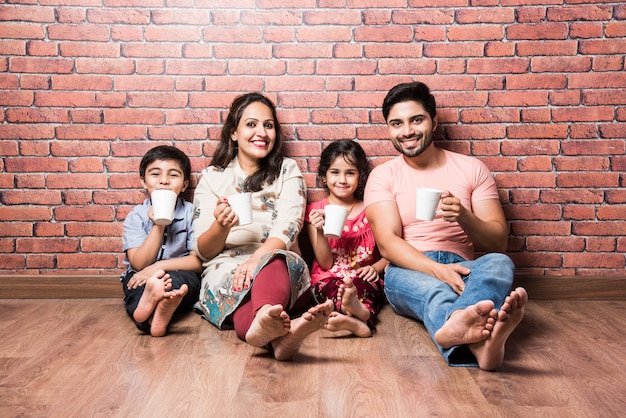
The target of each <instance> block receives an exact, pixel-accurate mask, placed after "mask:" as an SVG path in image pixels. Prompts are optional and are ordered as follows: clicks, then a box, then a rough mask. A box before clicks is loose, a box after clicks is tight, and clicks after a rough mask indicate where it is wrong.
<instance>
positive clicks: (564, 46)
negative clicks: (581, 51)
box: [516, 40, 578, 57]
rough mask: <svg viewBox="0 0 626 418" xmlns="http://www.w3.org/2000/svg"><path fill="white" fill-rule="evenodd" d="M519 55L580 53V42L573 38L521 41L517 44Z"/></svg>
mask: <svg viewBox="0 0 626 418" xmlns="http://www.w3.org/2000/svg"><path fill="white" fill-rule="evenodd" d="M516 51H517V55H519V56H522V57H525V56H537V55H549V56H559V55H576V54H577V53H578V42H576V41H572V40H562V41H520V42H518V43H517V46H516Z"/></svg>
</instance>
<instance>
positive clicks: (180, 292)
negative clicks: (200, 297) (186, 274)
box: [150, 284, 189, 337]
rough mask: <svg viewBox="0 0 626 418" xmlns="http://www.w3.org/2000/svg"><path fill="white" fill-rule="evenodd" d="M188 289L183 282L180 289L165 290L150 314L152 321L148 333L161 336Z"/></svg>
mask: <svg viewBox="0 0 626 418" xmlns="http://www.w3.org/2000/svg"><path fill="white" fill-rule="evenodd" d="M188 291H189V287H188V286H187V285H186V284H184V285H182V286H181V287H180V289H176V290H170V291H168V292H165V295H164V297H163V299H161V301H160V302H159V303H157V306H156V309H155V310H154V315H153V316H152V322H151V323H150V335H152V336H153V337H162V336H164V335H165V332H166V331H167V326H168V325H169V324H170V321H171V319H172V315H174V311H176V308H178V305H180V302H181V301H182V300H183V297H184V296H185V295H186V294H187V292H188Z"/></svg>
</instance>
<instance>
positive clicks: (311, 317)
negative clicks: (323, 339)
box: [272, 300, 334, 360]
mask: <svg viewBox="0 0 626 418" xmlns="http://www.w3.org/2000/svg"><path fill="white" fill-rule="evenodd" d="M333 308H334V307H333V302H332V301H331V300H327V301H326V302H324V303H320V304H319V305H316V306H314V307H312V308H310V309H309V310H308V311H307V312H305V313H303V314H302V316H301V317H300V318H296V319H294V320H293V321H291V329H290V330H289V332H288V333H287V334H285V335H284V336H282V337H279V338H277V339H275V340H274V341H272V346H273V348H274V357H275V358H276V360H291V359H292V358H293V356H295V355H296V353H297V352H298V350H299V349H300V346H301V345H302V342H303V341H304V339H305V338H306V337H308V336H309V335H310V334H312V333H314V332H315V331H318V330H319V329H320V328H323V327H324V325H326V322H328V316H329V315H330V314H331V312H333Z"/></svg>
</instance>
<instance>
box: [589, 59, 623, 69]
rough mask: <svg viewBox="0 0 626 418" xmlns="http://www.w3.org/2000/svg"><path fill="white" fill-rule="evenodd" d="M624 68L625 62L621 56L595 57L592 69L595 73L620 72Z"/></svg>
mask: <svg viewBox="0 0 626 418" xmlns="http://www.w3.org/2000/svg"><path fill="white" fill-rule="evenodd" d="M623 68H624V60H623V59H622V57H621V56H598V57H593V65H592V69H593V70H594V71H620V70H622V69H623Z"/></svg>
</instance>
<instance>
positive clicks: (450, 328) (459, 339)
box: [435, 300, 498, 348]
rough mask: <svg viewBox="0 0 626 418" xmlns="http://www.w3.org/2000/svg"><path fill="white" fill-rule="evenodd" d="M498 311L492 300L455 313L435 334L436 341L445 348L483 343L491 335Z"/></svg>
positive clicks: (483, 301) (482, 301)
mask: <svg viewBox="0 0 626 418" xmlns="http://www.w3.org/2000/svg"><path fill="white" fill-rule="evenodd" d="M497 317H498V311H497V310H496V309H494V304H493V302H492V301H490V300H481V301H480V302H478V303H476V304H475V305H472V306H468V307H467V308H465V309H460V310H458V311H455V312H453V313H452V315H450V318H448V320H447V321H446V322H445V323H444V324H443V326H442V327H441V328H440V329H439V330H438V331H437V332H436V333H435V341H436V342H437V344H439V345H440V346H442V347H443V348H450V347H452V346H453V345H462V344H472V343H477V342H479V341H483V340H484V339H486V338H487V337H489V335H490V334H491V331H492V330H493V328H494V324H495V322H496V319H497Z"/></svg>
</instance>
